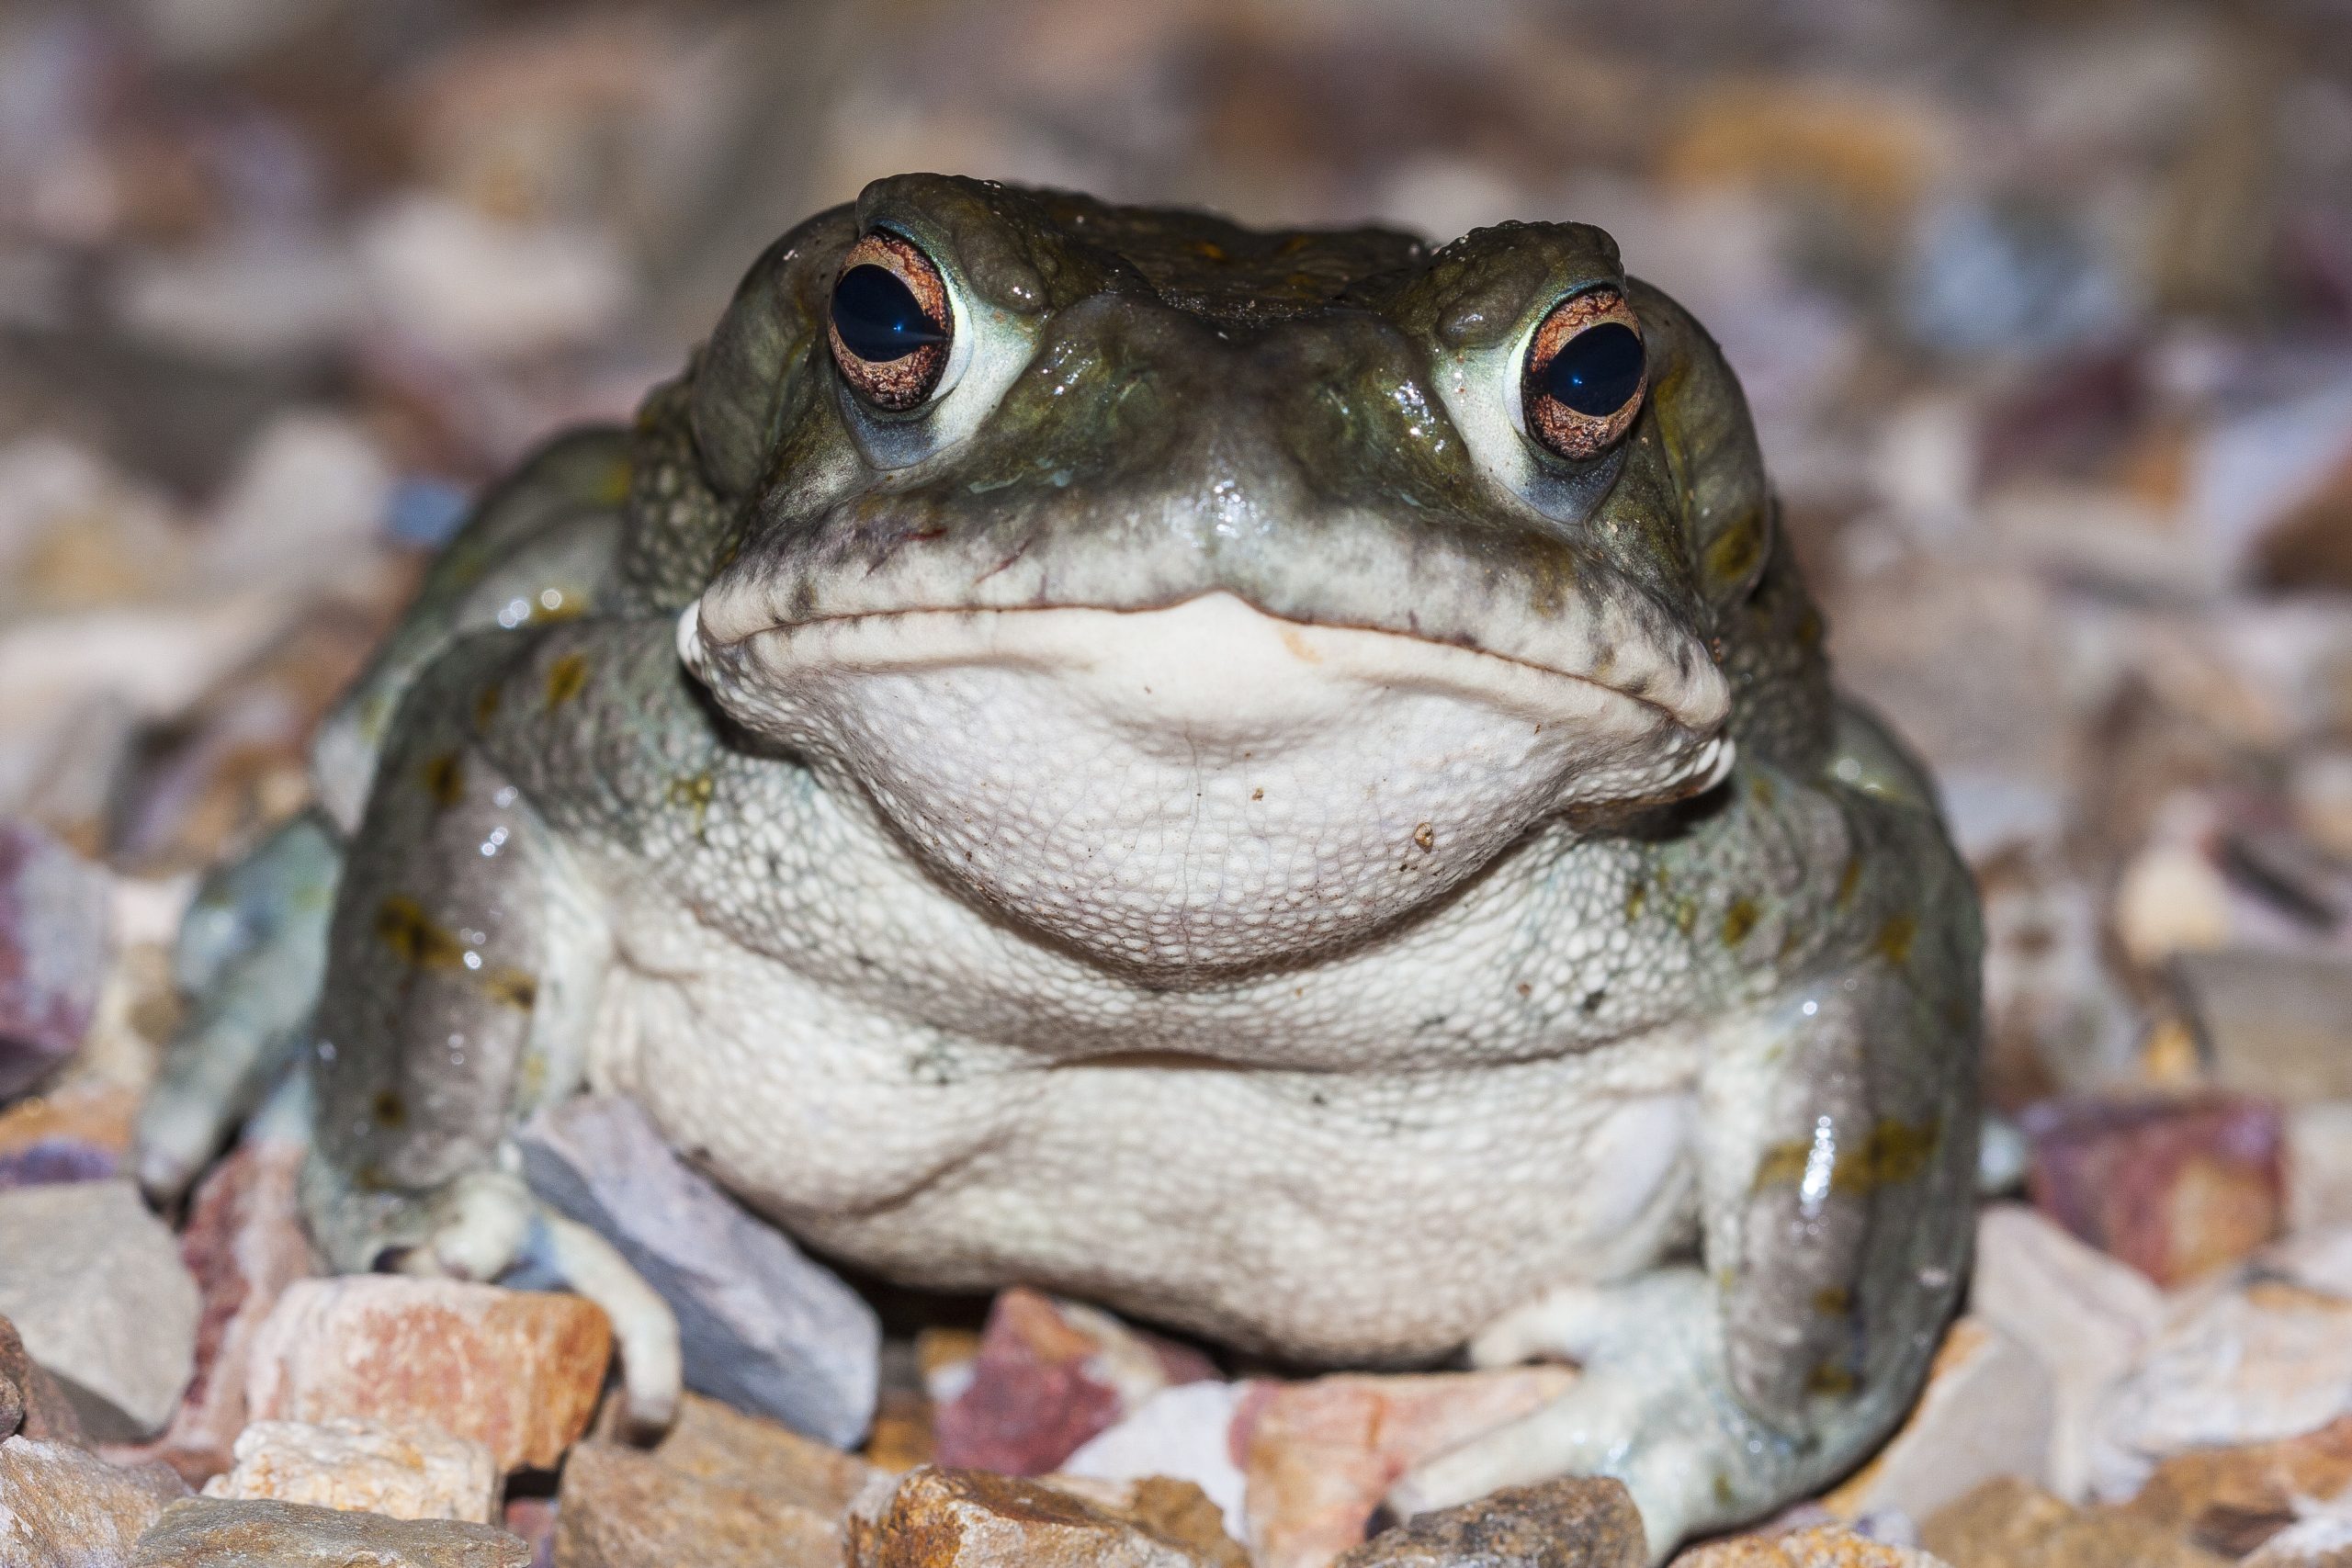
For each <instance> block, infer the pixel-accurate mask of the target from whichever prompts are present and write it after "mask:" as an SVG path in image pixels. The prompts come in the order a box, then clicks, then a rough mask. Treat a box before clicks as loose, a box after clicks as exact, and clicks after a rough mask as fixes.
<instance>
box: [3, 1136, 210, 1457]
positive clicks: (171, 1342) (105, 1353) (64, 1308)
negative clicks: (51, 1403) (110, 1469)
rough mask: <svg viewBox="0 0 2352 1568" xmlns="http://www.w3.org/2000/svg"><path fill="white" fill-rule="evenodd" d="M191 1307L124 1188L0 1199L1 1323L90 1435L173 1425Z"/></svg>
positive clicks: (190, 1290) (180, 1278)
mask: <svg viewBox="0 0 2352 1568" xmlns="http://www.w3.org/2000/svg"><path fill="white" fill-rule="evenodd" d="M199 1311H200V1303H199V1301H198V1295H197V1288H196V1281H195V1280H193V1279H192V1278H190V1277H189V1275H188V1271H187V1266H186V1265H185V1264H183V1263H182V1262H181V1261H180V1253H179V1245H178V1243H177V1242H176V1241H175V1239H174V1238H173V1235H172V1233H171V1232H170V1231H169V1230H168V1229H166V1228H165V1227H164V1223H163V1222H162V1221H161V1220H158V1219H157V1218H155V1216H154V1215H153V1214H152V1213H148V1211H147V1206H146V1204H144V1203H143V1202H141V1201H140V1198H139V1192H138V1190H137V1189H136V1188H134V1187H133V1186H131V1184H130V1182H128V1181H82V1182H74V1183H71V1184H68V1185H65V1186H58V1187H23V1188H18V1189H16V1190H13V1191H5V1192H0V1316H6V1317H7V1318H8V1319H10V1320H11V1321H13V1322H14V1323H15V1324H16V1325H17V1332H18V1333H19V1334H21V1335H22V1336H23V1337H24V1343H25V1348H26V1349H27V1350H28V1351H29V1352H30V1353H31V1355H32V1357H33V1359H35V1360H38V1361H39V1362H40V1364H41V1365H42V1366H44V1367H46V1368H47V1369H49V1371H51V1372H53V1373H54V1374H56V1377H57V1380H58V1382H60V1383H61V1384H62V1385H63V1387H64V1389H65V1393H66V1396H67V1398H69V1399H71V1400H72V1401H73V1403H74V1410H75V1412H76V1413H77V1414H78V1415H79V1416H80V1417H81V1420H82V1424H83V1426H84V1427H86V1428H87V1429H88V1431H89V1434H90V1436H92V1437H93V1438H98V1439H100V1440H103V1441H135V1440H137V1439H139V1438H147V1437H152V1436H153V1434H154V1433H155V1432H157V1431H158V1430H160V1429H161V1428H162V1427H163V1425H164V1422H165V1421H167V1420H169V1419H170V1418H171V1415H172V1410H173V1407H174V1406H175V1404H177V1402H178V1400H179V1397H180V1391H181V1390H182V1389H184V1388H186V1387H187V1381H188V1375H189V1373H190V1372H191V1371H192V1370H193V1369H194V1367H195V1362H196V1330H197V1318H198V1313H199Z"/></svg>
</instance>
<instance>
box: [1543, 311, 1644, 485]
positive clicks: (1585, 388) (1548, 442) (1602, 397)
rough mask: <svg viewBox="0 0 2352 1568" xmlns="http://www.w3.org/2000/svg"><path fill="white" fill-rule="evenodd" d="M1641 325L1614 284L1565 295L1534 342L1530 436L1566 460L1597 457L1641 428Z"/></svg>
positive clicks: (1547, 317) (1642, 369)
mask: <svg viewBox="0 0 2352 1568" xmlns="http://www.w3.org/2000/svg"><path fill="white" fill-rule="evenodd" d="M1646 369H1647V367H1646V366H1645V361H1644V358H1643V353H1642V333H1641V326H1640V323H1639V322H1638V321H1635V320H1634V310H1633V307H1632V306H1630V305H1628V304H1626V303H1625V297H1624V296H1623V295H1622V294H1620V293H1618V292H1617V291H1616V290H1615V289H1613V288H1597V289H1594V290H1592V291H1590V292H1589V293H1585V294H1578V295H1575V296H1573V297H1571V298H1569V299H1563V300H1561V301H1560V302H1559V303H1558V304H1557V305H1555V306H1554V307H1553V308H1552V313H1551V314H1550V315H1548V316H1546V317H1544V324H1543V325H1542V326H1540V327H1537V328H1536V329H1535V338H1534V341H1533V342H1532V343H1530V344H1528V345H1527V366H1526V368H1525V370H1524V371H1523V372H1522V373H1521V398H1522V399H1523V400H1524V406H1525V409H1526V413H1527V433H1528V434H1530V435H1532V436H1533V437H1534V438H1535V439H1536V440H1537V441H1540V442H1542V443H1543V444H1544V446H1545V447H1547V448H1549V449H1550V450H1552V451H1554V452H1556V453H1558V454H1559V455H1560V456H1561V457H1571V458H1580V457H1599V456H1600V454H1601V453H1603V452H1605V451H1607V450H1608V449H1609V448H1610V447H1611V446H1614V445H1615V444H1616V442H1617V441H1618V439H1619V438H1620V437H1622V436H1623V434H1625V432H1627V431H1628V430H1631V429H1632V428H1633V427H1634V415H1636V414H1638V413H1640V412H1641V410H1642V389H1643V385H1644V378H1645V374H1646Z"/></svg>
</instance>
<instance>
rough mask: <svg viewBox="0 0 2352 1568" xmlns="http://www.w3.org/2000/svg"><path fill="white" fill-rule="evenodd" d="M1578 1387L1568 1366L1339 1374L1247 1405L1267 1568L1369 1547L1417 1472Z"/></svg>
mask: <svg viewBox="0 0 2352 1568" xmlns="http://www.w3.org/2000/svg"><path fill="white" fill-rule="evenodd" d="M1575 1381H1576V1374H1575V1373H1574V1372H1572V1371H1566V1369H1564V1368H1560V1367H1513V1368H1510V1369H1506V1370H1503V1371H1490V1372H1437V1373H1425V1374H1420V1375H1416V1376H1406V1377H1374V1376H1367V1375H1363V1374H1359V1373H1343V1374H1341V1375H1340V1376H1337V1377H1328V1378H1317V1379H1316V1380H1315V1381H1314V1382H1302V1383H1286V1384H1281V1385H1276V1386H1270V1387H1269V1388H1268V1389H1267V1390H1266V1391H1265V1392H1264V1393H1263V1395H1262V1397H1260V1396H1254V1395H1253V1396H1252V1397H1250V1398H1249V1399H1246V1400H1244V1401H1243V1403H1242V1406H1241V1408H1240V1410H1238V1412H1236V1413H1235V1416H1234V1418H1233V1430H1234V1446H1235V1448H1236V1449H1237V1450H1238V1451H1239V1452H1240V1453H1241V1454H1242V1455H1243V1456H1245V1457H1244V1462H1243V1469H1244V1470H1245V1471H1247V1472H1248V1474H1249V1477H1250V1488H1249V1510H1250V1546H1251V1548H1252V1554H1253V1557H1254V1559H1255V1561H1256V1562H1258V1564H1259V1568H1324V1564H1326V1563H1328V1562H1330V1561H1331V1560H1332V1559H1333V1558H1335V1557H1337V1556H1339V1555H1340V1553H1341V1552H1343V1551H1347V1550H1348V1549H1349V1548H1350V1547H1352V1546H1354V1545H1356V1544H1357V1543H1359V1542H1360V1541H1362V1540H1363V1537H1364V1529H1365V1527H1366V1526H1367V1525H1369V1524H1370V1523H1371V1520H1372V1516H1373V1511H1374V1509H1376V1508H1377V1507H1378V1506H1380V1500H1381V1498H1383V1497H1384V1496H1385V1495H1387V1492H1388V1489H1389V1488H1390V1487H1391V1486H1393V1485H1395V1484H1396V1483H1397V1481H1398V1480H1399V1479H1401V1478H1402V1477H1403V1476H1404V1474H1405V1472H1407V1471H1408V1470H1410V1469H1411V1468H1412V1467H1413V1466H1414V1465H1416V1464H1418V1463H1419V1462H1420V1461H1422V1460H1424V1459H1427V1458H1429V1457H1430V1455H1432V1454H1436V1453H1440V1452H1442V1451H1443V1450H1447V1449H1450V1448H1453V1447H1454V1446H1456V1445H1457V1444H1460V1443H1464V1442H1467V1441H1469V1440H1470V1439H1471V1438H1475V1437H1477V1436H1478V1435H1479V1434H1480V1433H1482V1432H1490V1431H1492V1430H1494V1429H1495V1428H1496V1427H1500V1426H1502V1425H1503V1424H1505V1423H1506V1422H1510V1421H1515V1420H1517V1419H1518V1418H1519V1417H1521V1416H1526V1415H1529V1414H1531V1413H1532V1412H1533V1411H1534V1410H1535V1409H1537V1408H1538V1407H1539V1406H1541V1405H1543V1404H1546V1403H1548V1402H1550V1401H1551V1400H1552V1399H1554V1398H1555V1397H1557V1396H1558V1395H1559V1394H1560V1393H1564V1392H1566V1389H1567V1388H1568V1386H1569V1385H1570V1384H1571V1383H1572V1382H1575Z"/></svg>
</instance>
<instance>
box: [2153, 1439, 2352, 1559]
mask: <svg viewBox="0 0 2352 1568" xmlns="http://www.w3.org/2000/svg"><path fill="white" fill-rule="evenodd" d="M2347 1491H2352V1416H2347V1417H2346V1418H2344V1419H2342V1420H2337V1421H2331V1422H2329V1423H2328V1424H2327V1425H2326V1426H2324V1427H2320V1428H2319V1429H2318V1430H2317V1431H2315V1432H2305V1433H2302V1434H2301V1435H2300V1436H2297V1437H2292V1438H2279V1439H2278V1440H2277V1441H2275V1442H2267V1443H2249V1444H2246V1445H2245V1446H2244V1447H2240V1448H2227V1449H2198V1450H2191V1451H2190V1452H2188V1453H2184V1454H2177V1455H2175V1456H2174V1457H2173V1458H2171V1459H2168V1460H2165V1461H2164V1462H2163V1463H2162V1464H2159V1465H2157V1466H2156V1469H2155V1473H2154V1474H2153V1475H2151V1476H2150V1477H2149V1478H2148V1483H2147V1484H2146V1485H2144V1486H2143V1487H2142V1488H2141V1489H2140V1492H2139V1495H2137V1496H2135V1497H2133V1498H2132V1499H2131V1502H2130V1503H2129V1504H2127V1505H2125V1507H2126V1509H2127V1511H2129V1512H2130V1513H2131V1514H2133V1515H2136V1516H2137V1517H2141V1518H2144V1519H2148V1520H2150V1521H2152V1522H2154V1523H2155V1524H2158V1525H2162V1526H2163V1527H2164V1528H2165V1529H2169V1530H2173V1531H2175V1532H2177V1533H2178V1534H2181V1535H2185V1536H2187V1537H2188V1539H2190V1540H2194V1541H2196V1542H2197V1543H2198V1544H2199V1545H2200V1546H2203V1547H2206V1548H2208V1549H2210V1550H2211V1551H2217V1552H2219V1553H2221V1554H2222V1556H2225V1557H2242V1556H2244V1555H2245V1553H2247V1552H2249V1551H2253V1550H2254V1549H2255V1548H2256V1547H2258V1546H2260V1545H2261V1544H2262V1543H2263V1542H2264V1541H2265V1540H2268V1539H2270V1537H2271V1536H2272V1535H2274V1534H2275V1533H2276V1532H2277V1531H2278V1530H2280V1529H2285V1528H2286V1527H2287V1526H2288V1525H2290V1524H2291V1523H2293V1522H2294V1520H2295V1517H2296V1516H2297V1514H2298V1513H2299V1512H2300V1506H2301V1504H2302V1503H2303V1502H2304V1501H2305V1500H2307V1499H2311V1498H2333V1497H2340V1496H2342V1495H2344V1494H2345V1493H2346V1492H2347Z"/></svg>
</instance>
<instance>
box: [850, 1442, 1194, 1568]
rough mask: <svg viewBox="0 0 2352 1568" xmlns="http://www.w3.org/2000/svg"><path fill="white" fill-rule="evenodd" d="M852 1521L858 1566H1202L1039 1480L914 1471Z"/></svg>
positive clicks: (1172, 1544)
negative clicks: (885, 1498) (870, 1508)
mask: <svg viewBox="0 0 2352 1568" xmlns="http://www.w3.org/2000/svg"><path fill="white" fill-rule="evenodd" d="M876 1505H877V1506H876V1507H875V1508H874V1510H873V1512H871V1513H870V1514H869V1513H867V1512H866V1510H865V1508H864V1507H861V1508H860V1509H858V1510H856V1511H854V1512H853V1513H852V1515H851V1517H850V1521H849V1527H848V1534H849V1541H850V1549H849V1551H848V1553H847V1555H846V1559H845V1561H846V1562H848V1563H849V1564H850V1565H851V1568H1010V1565H1012V1564H1016V1563H1017V1564H1020V1565H1021V1568H1080V1565H1081V1564H1084V1565H1088V1568H1093V1565H1100V1568H1201V1564H1202V1559H1201V1558H1199V1557H1197V1556H1195V1555H1194V1554H1193V1552H1192V1551H1188V1550H1186V1548H1185V1547H1184V1546H1183V1545H1182V1543H1180V1542H1178V1541H1174V1540H1169V1539H1168V1538H1166V1537H1164V1536H1161V1535H1159V1534H1157V1533H1156V1532H1154V1531H1153V1530H1152V1529H1149V1528H1148V1527H1146V1526H1145V1525H1143V1524H1141V1523H1138V1522H1135V1521H1132V1520H1129V1519H1124V1518H1121V1517H1118V1516H1116V1515H1114V1514H1113V1513H1111V1512H1109V1511H1108V1510H1106V1509H1103V1508H1101V1507H1098V1506H1095V1505H1094V1504H1092V1503H1089V1502H1086V1501H1083V1500H1081V1499H1080V1498H1078V1497H1075V1496H1072V1495H1069V1493H1067V1492H1063V1491H1060V1490H1058V1489H1057V1488H1054V1487H1051V1486H1047V1485H1045V1484H1043V1483H1039V1482H1035V1481H1028V1480H1023V1479H1022V1478H1020V1477H1018V1476H1011V1475H998V1474H994V1473H991V1472H987V1471H977V1470H935V1469H932V1468H929V1467H926V1468H924V1469H922V1470H918V1471H915V1472H912V1473H910V1474H909V1475H907V1476H906V1477H905V1478H904V1479H902V1480H901V1481H899V1483H897V1485H896V1486H895V1487H894V1488H892V1490H891V1491H890V1493H889V1495H888V1498H887V1500H884V1499H877V1500H876Z"/></svg>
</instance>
